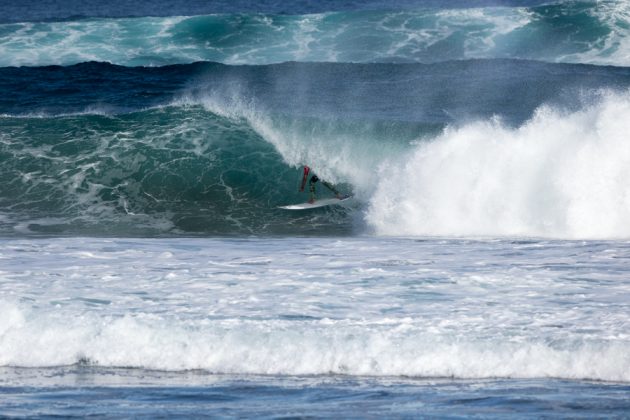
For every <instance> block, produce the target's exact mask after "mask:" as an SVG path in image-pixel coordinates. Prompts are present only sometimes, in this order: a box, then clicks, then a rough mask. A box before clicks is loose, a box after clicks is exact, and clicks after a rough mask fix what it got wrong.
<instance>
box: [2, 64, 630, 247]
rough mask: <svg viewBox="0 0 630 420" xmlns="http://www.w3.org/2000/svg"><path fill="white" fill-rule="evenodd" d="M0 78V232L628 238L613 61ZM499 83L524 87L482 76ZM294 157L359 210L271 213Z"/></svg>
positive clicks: (53, 70)
mask: <svg viewBox="0 0 630 420" xmlns="http://www.w3.org/2000/svg"><path fill="white" fill-rule="evenodd" d="M0 72H1V73H3V74H4V75H5V76H6V77H3V80H5V81H6V82H5V85H4V86H6V88H7V91H8V92H9V93H10V94H8V95H6V97H5V98H4V99H3V101H2V102H0V105H2V107H0V113H3V117H2V118H0V126H1V127H2V131H1V132H0V162H1V163H2V164H1V165H0V168H1V169H0V171H1V175H2V178H3V179H5V180H8V181H7V182H5V183H3V184H2V186H1V187H0V205H1V208H2V209H3V210H2V218H1V219H0V229H2V232H3V233H4V234H19V235H23V234H111V235H121V234H126V235H149V236H151V235H165V234H166V235H170V234H181V233H189V234H197V233H199V234H243V233H245V234H247V233H250V234H251V233H254V234H261V233H266V234H307V233H313V232H317V233H324V234H325V233H335V234H345V233H350V232H356V231H357V230H359V231H364V230H366V229H367V230H369V231H375V232H377V233H379V234H386V235H387V234H396V235H405V234H439V235H442V234H446V235H458V234H478V235H483V234H493V235H494V234H496V235H514V234H517V235H543V236H554V237H555V236H557V237H611V236H615V237H617V236H624V237H625V236H630V231H628V228H627V226H630V223H628V220H629V219H630V217H629V216H628V214H627V211H626V210H625V209H626V208H627V205H626V201H625V200H626V198H625V197H626V196H627V195H628V192H627V188H626V186H625V183H624V180H625V179H626V175H627V174H626V173H625V172H624V171H625V169H624V168H625V167H627V166H628V165H625V163H624V162H626V159H627V158H628V157H627V151H626V142H625V140H624V138H623V135H622V133H625V132H626V131H627V128H628V127H626V126H625V125H624V124H626V121H628V120H630V119H629V118H627V116H628V115H630V110H629V108H628V94H626V93H619V94H607V93H605V91H606V90H611V89H614V90H619V89H627V87H628V86H630V74H628V73H627V71H626V70H623V69H616V68H610V69H605V68H597V67H592V66H582V65H562V66H559V65H556V64H554V65H551V64H543V63H530V62H521V61H510V60H491V61H471V62H452V63H449V64H448V65H443V64H441V65H421V64H413V65H393V64H380V65H351V64H315V63H313V64H299V63H290V64H283V65H273V66H246V67H239V66H237V67H232V66H224V65H220V64H195V65H187V66H172V67H167V68H162V69H152V68H135V69H128V68H122V67H116V66H112V65H108V64H98V63H89V64H84V65H78V66H72V67H66V68H60V67H50V68H37V69H31V68H22V69H3V70H0ZM509 73H518V74H519V75H520V77H518V78H506V77H503V78H502V79H501V78H499V77H498V76H499V75H505V74H509ZM383 74H387V75H388V79H387V81H383V80H382V75H383ZM14 80H20V81H22V83H21V84H13V81H14ZM524 80H527V83H523V81H524ZM31 81H32V83H31ZM11 86H13V87H11ZM296 86H299V87H300V89H296ZM427 86H431V90H430V91H427V90H426V89H427ZM490 86H491V87H493V89H496V90H493V89H489V87H490ZM624 87H625V88H624ZM11 89H13V90H12V91H11ZM602 89H604V90H602ZM598 91H599V92H600V93H597V92H598ZM506 92H509V97H508V96H506ZM622 92H623V90H622ZM374 98H378V101H375V99H374ZM511 98H521V99H520V101H516V102H514V101H512V100H511ZM512 102H514V106H512V107H510V106H506V104H508V103H512ZM580 103H582V104H586V103H594V104H595V105H588V106H587V105H580ZM544 104H547V105H544ZM536 110H538V111H536ZM532 113H536V116H535V117H534V118H533V119H529V115H531V114H532ZM523 151H527V153H524V152H523ZM510 156H511V157H510ZM471 157H474V159H471ZM508 157H510V158H509V159H508ZM305 162H308V163H309V164H310V165H311V166H313V167H314V168H315V169H316V171H317V173H318V174H319V175H320V176H321V177H322V178H324V179H328V180H330V181H331V182H334V183H338V184H339V187H340V188H341V189H342V190H343V191H345V192H354V194H355V196H356V197H355V207H352V208H337V209H331V210H325V211H322V212H315V213H309V214H287V212H284V211H281V210H278V209H277V208H276V207H277V206H279V205H283V204H287V203H291V202H300V201H304V200H305V199H306V197H305V195H304V194H303V193H302V194H300V193H298V192H297V183H298V180H299V170H298V167H299V166H300V165H301V164H304V163H305ZM549 180H552V181H553V182H552V184H549V182H548V181H549ZM604 180H608V181H604ZM602 182H606V184H603V185H602V184H601V183H602ZM462 191H465V192H466V194H464V193H463V192H462ZM321 194H325V193H324V192H321ZM594 203H596V204H594ZM365 206H367V208H368V211H367V213H365V214H364V213H363V208H364V207H365ZM465 208H468V209H469V210H468V211H463V210H462V211H458V209H465ZM602 212H606V214H608V215H609V217H607V218H606V219H602V218H601V217H600V216H599V215H600V214H601V213H602ZM409 220H414V222H413V223H410V222H409ZM497 220H501V223H499V224H497V223H496V221H497Z"/></svg>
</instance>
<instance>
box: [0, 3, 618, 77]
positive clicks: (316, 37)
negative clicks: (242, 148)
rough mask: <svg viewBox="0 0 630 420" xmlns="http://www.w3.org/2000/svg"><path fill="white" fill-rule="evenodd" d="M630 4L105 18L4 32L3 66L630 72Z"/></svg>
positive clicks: (0, 40)
mask: <svg viewBox="0 0 630 420" xmlns="http://www.w3.org/2000/svg"><path fill="white" fill-rule="evenodd" d="M629 18H630V6H628V5H627V4H626V3H624V2H618V1H599V2H596V3H593V2H590V1H569V2H561V3H553V4H548V5H541V6H530V7H511V8H510V7H478V8H463V9H437V8H423V9H413V10H406V9H404V8H403V10H398V11H389V10H344V11H337V12H326V13H314V14H300V15H286V14H264V13H251V12H250V13H232V14H214V15H205V16H192V17H142V18H99V19H80V20H70V21H63V22H30V23H6V24H2V25H0V66H21V65H29V66H43V65H51V64H58V65H69V64H75V63H80V62H85V61H104V62H110V63H114V64H120V65H125V66H160V65H166V64H181V63H191V62H195V61H216V62H222V63H227V64H269V63H279V62H285V61H311V62H313V61H317V62H322V61H325V62H425V63H426V62H439V61H445V60H454V59H470V58H521V59H533V60H544V61H551V62H569V63H592V64H606V65H628V63H629V58H628V57H629V51H630V46H629V45H628V41H627V39H628V35H629V34H628V30H629V28H628V26H627V24H626V22H627V21H628V19H629Z"/></svg>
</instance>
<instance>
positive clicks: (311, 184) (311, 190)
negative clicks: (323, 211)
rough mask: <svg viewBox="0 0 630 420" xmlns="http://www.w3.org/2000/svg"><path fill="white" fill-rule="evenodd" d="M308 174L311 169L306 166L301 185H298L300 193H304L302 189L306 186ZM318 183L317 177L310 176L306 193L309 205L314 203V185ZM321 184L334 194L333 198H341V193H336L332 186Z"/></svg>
mask: <svg viewBox="0 0 630 420" xmlns="http://www.w3.org/2000/svg"><path fill="white" fill-rule="evenodd" d="M310 172H311V168H309V167H308V166H304V175H303V176H302V184H301V185H300V192H302V191H304V187H305V186H306V180H307V179H308V175H309V173H310ZM318 181H319V178H318V177H317V175H312V176H311V178H310V179H309V180H308V192H309V198H308V202H309V203H311V204H313V203H314V202H315V184H317V182H318ZM322 184H323V185H324V187H326V188H328V189H329V190H330V191H332V192H333V194H335V197H337V198H338V199H340V200H341V199H342V198H343V197H342V196H341V193H340V192H339V191H337V189H336V188H335V186H334V185H333V184H331V183H330V182H328V181H324V180H322Z"/></svg>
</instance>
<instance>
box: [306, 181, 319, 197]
mask: <svg viewBox="0 0 630 420" xmlns="http://www.w3.org/2000/svg"><path fill="white" fill-rule="evenodd" d="M315 182H317V181H315ZM315 182H313V180H312V179H311V180H310V181H309V183H308V192H309V197H308V202H309V203H314V202H315Z"/></svg>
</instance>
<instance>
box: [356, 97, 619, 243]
mask: <svg viewBox="0 0 630 420" xmlns="http://www.w3.org/2000/svg"><path fill="white" fill-rule="evenodd" d="M628 132H630V94H628V93H624V94H605V95H603V97H602V99H601V100H600V101H599V102H598V103H596V104H595V105H592V106H589V107H587V108H585V109H582V110H580V111H577V112H573V113H570V114H566V113H564V112H561V111H558V110H554V109H552V108H550V107H541V108H539V109H538V110H537V112H536V114H535V115H534V117H533V118H532V119H531V120H530V121H529V122H527V123H526V124H524V125H523V126H521V127H520V128H516V129H513V128H509V127H506V126H504V125H502V124H501V122H499V121H483V122H477V123H471V124H468V125H465V126H463V127H460V128H449V129H447V130H446V131H445V132H444V133H443V134H442V135H441V136H439V137H438V138H436V139H435V140H434V141H431V142H429V143H420V144H418V145H417V147H416V148H415V150H414V151H413V152H412V153H411V154H410V155H409V156H407V157H406V158H405V159H404V160H403V161H401V162H396V163H395V164H384V165H382V166H381V170H380V181H379V184H378V188H377V189H376V192H375V193H374V195H373V197H372V198H371V202H370V206H369V210H368V212H367V216H366V219H367V221H368V223H369V224H370V225H371V226H372V227H373V228H374V230H375V231H376V232H377V233H378V234H382V235H491V236H494V235H507V236H512V235H515V236H541V237H557V238H620V237H621V238H627V237H630V184H629V183H628V179H630V140H629V139H628V136H627V133H628Z"/></svg>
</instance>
